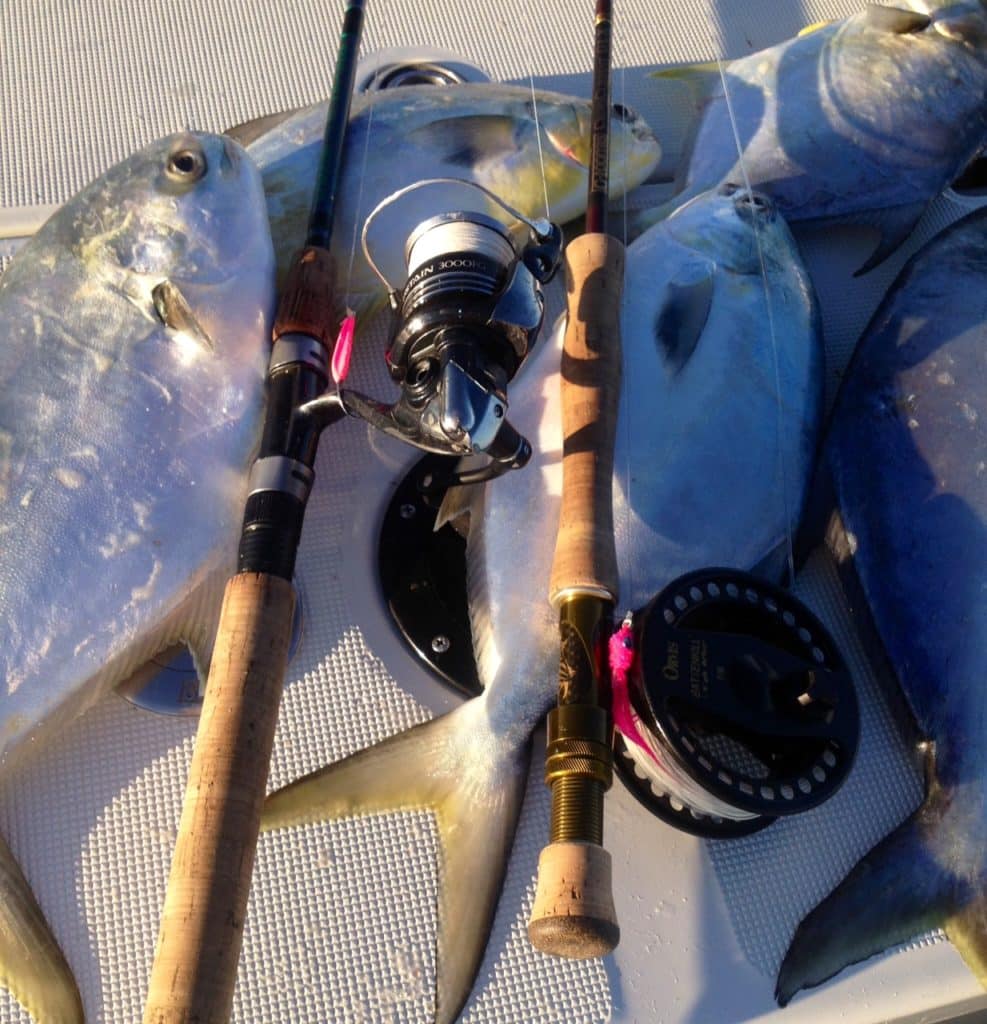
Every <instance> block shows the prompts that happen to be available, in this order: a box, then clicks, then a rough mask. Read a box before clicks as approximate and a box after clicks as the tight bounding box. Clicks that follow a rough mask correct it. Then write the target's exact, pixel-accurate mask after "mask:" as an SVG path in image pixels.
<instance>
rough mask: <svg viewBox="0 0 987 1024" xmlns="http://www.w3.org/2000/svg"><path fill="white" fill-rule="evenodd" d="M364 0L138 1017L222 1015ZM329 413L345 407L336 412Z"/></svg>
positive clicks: (260, 785) (289, 309)
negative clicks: (154, 948)
mask: <svg viewBox="0 0 987 1024" xmlns="http://www.w3.org/2000/svg"><path fill="white" fill-rule="evenodd" d="M363 8H364V0H349V2H348V4H347V7H346V10H345V13H344V16H343V29H342V36H341V39H340V43H339V50H338V53H337V58H336V68H335V73H334V78H333V86H332V95H331V99H330V103H329V113H328V115H327V118H326V128H325V134H324V136H323V146H322V156H321V161H320V165H319V174H318V178H317V181H316V186H315V194H314V197H313V202H312V208H311V214H310V219H309V224H308V232H307V235H306V239H305V245H304V247H303V248H302V250H301V252H300V253H299V254H298V255H297V257H296V259H295V262H294V263H293V264H292V268H291V271H290V273H289V276H288V280H287V282H286V284H285V287H284V289H283V291H282V294H281V299H280V303H279V306H278V311H277V316H276V318H275V321H274V329H273V332H272V333H273V348H272V351H271V360H270V364H269V368H268V377H267V401H268V405H267V413H266V416H265V421H264V429H263V434H262V438H261V445H260V452H259V455H258V457H257V459H256V461H255V462H254V465H253V467H252V469H251V471H250V478H249V483H248V497H247V501H246V506H245V510H244V518H243V528H242V532H241V536H240V547H239V553H238V559H237V572H236V575H234V576H233V577H232V578H231V579H230V581H229V582H228V584H227V587H226V593H225V596H224V600H223V609H222V613H221V616H220V622H219V628H218V632H217V635H216V644H215V648H214V651H213V658H212V665H211V668H210V672H209V679H208V682H207V685H206V693H205V698H204V701H203V705H202V715H201V718H200V722H199V729H198V733H197V735H196V740H195V751H194V753H193V755H192V763H191V766H190V769H189V778H188V784H187V787H186V790H185V802H184V804H183V808H182V817H181V822H180V824H179V831H178V839H177V841H176V844H175V852H174V856H173V859H172V865H171V876H170V878H169V881H168V890H167V893H166V896H165V904H164V910H163V912H162V917H161V928H160V932H159V934H158V945H157V950H156V952H155V958H154V964H153V967H152V969H151V978H150V983H149V988H148V997H147V1003H146V1005H145V1009H144V1024H224V1022H226V1021H228V1020H229V1018H230V1013H231V1011H232V1006H233V989H234V985H235V983H236V971H237V963H238V960H239V957H240V947H241V944H242V940H243V925H244V919H245V917H246V911H247V897H248V895H249V891H250V879H251V875H252V873H253V865H254V856H255V852H256V847H257V836H258V832H259V830H260V813H261V806H262V804H263V801H264V795H265V789H266V786H267V774H268V768H269V765H270V758H271V750H272V747H273V744H274V731H275V727H276V725H277V717H278V707H279V704H280V701H281V692H282V689H283V686H284V676H285V671H286V668H287V662H288V648H289V643H290V636H291V623H292V617H293V615H294V607H295V594H294V589H293V587H292V583H291V580H292V576H293V575H294V568H295V558H296V555H297V552H298V544H299V541H300V539H301V533H302V521H303V518H304V514H305V505H306V502H307V500H308V496H309V493H310V492H311V488H312V483H313V481H314V478H315V473H314V470H313V466H314V464H315V456H316V449H317V447H318V442H319V436H320V434H321V431H322V429H323V428H324V427H325V426H326V425H327V424H328V422H331V419H330V418H327V417H326V416H325V415H322V416H321V417H320V416H318V415H313V414H310V413H307V411H306V403H310V402H311V401H312V400H313V399H315V398H317V397H318V396H319V395H321V394H323V393H324V392H325V391H326V389H327V387H328V383H329V365H330V358H331V355H332V348H333V339H334V338H335V337H336V334H337V331H338V329H339V325H340V320H341V315H340V312H341V311H340V309H339V302H338V299H337V296H336V273H335V267H334V263H333V260H332V257H331V256H330V254H329V243H330V239H331V235H332V222H333V214H334V210H335V202H336V194H337V189H338V185H339V177H340V169H341V165H342V158H343V143H344V140H345V137H346V127H347V122H348V120H349V109H350V100H351V98H352V94H353V82H354V77H355V73H356V61H357V56H358V53H359V49H360V36H361V33H362V30H363ZM340 415H342V414H341V413H340Z"/></svg>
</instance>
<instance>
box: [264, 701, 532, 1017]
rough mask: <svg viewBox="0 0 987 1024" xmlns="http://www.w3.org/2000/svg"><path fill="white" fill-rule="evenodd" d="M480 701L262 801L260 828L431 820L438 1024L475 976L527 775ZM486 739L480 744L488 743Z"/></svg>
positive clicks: (522, 752) (524, 752)
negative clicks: (364, 817)
mask: <svg viewBox="0 0 987 1024" xmlns="http://www.w3.org/2000/svg"><path fill="white" fill-rule="evenodd" d="M483 705H484V700H483V698H482V697H479V698H476V699H474V700H471V701H468V702H467V703H466V704H464V705H463V706H462V707H460V708H458V709H456V710H455V711H453V712H451V713H450V714H448V715H444V716H443V717H441V718H436V719H433V720H432V721H430V722H425V723H424V724H422V725H419V726H416V727H415V728H413V729H409V730H408V731H407V732H404V733H400V734H398V735H397V736H392V737H391V738H390V739H387V740H384V741H383V742H382V743H378V744H377V745H376V746H373V747H369V748H368V749H366V750H362V751H360V752H359V753H356V754H354V755H352V756H351V757H348V758H345V759H344V760H342V761H338V762H336V763H335V764H332V765H330V766H329V767H327V768H324V769H322V770H320V771H316V772H314V773H312V774H311V775H308V776H306V777H304V778H302V779H299V780H298V781H296V782H294V783H292V784H291V785H289V786H286V787H285V788H284V789H282V790H279V791H278V792H276V793H273V794H272V795H271V796H269V797H268V799H267V802H266V804H265V807H264V813H263V818H262V822H261V828H262V829H263V830H264V831H269V830H270V829H274V828H282V827H285V826H288V825H298V824H303V823H307V822H314V821H328V820H336V819H339V818H345V817H350V816H354V815H361V814H372V813H381V812H385V811H396V810H401V809H416V808H417V809H431V810H433V811H434V812H435V819H436V825H437V828H438V833H439V839H440V845H441V860H440V864H439V908H438V911H439V918H438V939H437V951H436V953H437V955H436V990H435V1021H436V1024H452V1022H453V1021H454V1020H455V1019H456V1018H457V1016H458V1015H459V1012H460V1010H461V1009H462V1008H463V1006H464V1004H465V1002H466V999H467V997H468V996H469V993H470V990H471V988H472V986H473V982H474V980H475V978H476V974H477V972H478V970H479V968H480V962H481V960H482V957H483V952H484V950H485V948H486V944H487V938H488V936H489V933H490V928H491V925H492V923H493V916H494V911H495V910H496V907H497V899H498V896H499V894H500V891H501V888H502V885H503V880H504V875H505V872H506V869H507V860H508V855H509V854H510V850H511V845H512V844H513V841H514V831H515V828H516V826H517V820H518V816H519V814H520V811H521V803H522V800H523V796H524V789H525V785H526V780H527V773H528V760H529V750H530V744H529V743H527V742H524V743H523V744H522V745H521V746H520V747H519V748H518V749H516V750H513V751H510V752H506V753H503V754H500V753H492V748H493V747H494V745H495V741H494V739H493V737H492V735H491V734H490V727H489V725H488V724H487V718H486V715H485V711H484V707H483ZM484 733H486V735H484Z"/></svg>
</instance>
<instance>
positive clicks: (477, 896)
mask: <svg viewBox="0 0 987 1024" xmlns="http://www.w3.org/2000/svg"><path fill="white" fill-rule="evenodd" d="M755 229H756V230H757V232H758V234H759V236H760V245H761V250H762V252H763V259H764V267H765V269H766V274H767V279H766V282H765V280H763V279H762V269H761V266H762V265H761V259H760V256H759V251H758V245H757V240H756V238H755ZM624 294H625V297H626V299H625V305H624V309H623V327H622V332H623V354H624V374H623V380H624V391H623V397H622V404H621V408H620V422H619V425H618V432H617V438H618V440H617V447H616V461H615V466H616V473H615V483H616V490H615V509H614V514H615V522H616V525H617V530H618V534H617V541H618V557H619V560H620V567H621V587H622V593H623V600H624V601H626V602H629V603H630V605H631V606H633V607H639V606H641V605H643V604H644V603H645V601H646V600H647V599H648V598H650V597H651V596H652V594H653V592H654V591H655V590H656V589H657V588H659V587H661V586H662V585H664V584H665V583H667V582H668V581H669V580H671V579H672V578H673V577H675V576H676V575H678V574H679V573H681V572H683V571H685V570H687V569H695V568H698V567H701V566H705V565H708V564H715V565H733V566H738V567H741V568H752V567H755V566H758V565H761V566H765V565H767V564H775V556H776V553H777V551H778V550H779V548H782V549H783V548H784V546H785V537H786V534H787V533H789V532H790V531H791V530H792V529H793V528H794V525H795V523H796V521H797V517H798V513H799V507H800V505H801V501H802V494H803V493H804V490H805V483H806V480H807V478H808V473H809V467H810V465H811V463H812V459H813V455H814V450H815V441H816V435H817V430H818V418H819V412H820V408H821V400H822V341H821V335H820V328H819V321H818V316H817V310H816V305H815V300H814V297H813V293H812V289H811V286H810V284H809V281H808V278H807V276H806V273H805V271H804V269H803V268H802V264H801V261H800V259H799V255H798V252H797V249H796V248H795V245H794V242H793V240H792V238H791V235H790V233H789V231H788V229H787V227H786V226H785V224H784V222H783V221H782V219H781V218H780V217H779V216H777V214H776V213H775V212H774V210H773V209H772V208H771V206H770V204H769V203H768V202H767V201H766V200H763V199H761V198H759V197H755V198H751V197H750V196H747V195H743V196H741V195H738V194H710V195H706V196H702V197H700V198H697V199H696V200H695V201H694V202H692V203H690V204H689V205H688V206H686V207H684V208H683V209H681V210H680V211H679V212H678V213H676V214H675V215H674V216H673V217H670V218H669V219H668V220H667V221H665V222H663V223H661V224H659V225H657V226H656V227H655V228H653V229H652V230H651V231H650V232H648V233H647V234H646V235H644V236H642V237H641V238H640V239H638V240H637V241H636V242H635V243H634V244H633V245H631V246H630V247H629V248H628V251H627V271H626V284H625V291H624ZM769 302H770V306H771V313H770V317H769V315H768V309H767V306H768V303H769ZM769 320H770V321H771V322H773V324H774V328H775V331H776V334H777V337H778V349H777V352H776V351H775V350H774V346H773V345H772V342H771V338H770V333H769V331H768V330H767V328H766V324H767V323H768V322H769ZM561 338H562V330H561V328H560V329H559V330H557V332H556V335H555V338H554V340H553V341H549V342H546V344H545V345H544V346H542V347H541V349H540V350H539V351H538V352H537V354H535V355H533V356H532V357H531V358H532V362H531V364H530V366H529V367H528V369H527V370H526V371H525V374H524V377H523V378H522V379H521V380H520V381H519V383H518V385H517V388H516V398H515V402H514V405H513V409H514V411H515V415H516V417H517V422H518V427H519V429H521V430H522V431H524V432H525V435H526V436H528V437H530V438H531V439H532V442H533V447H534V455H533V457H532V460H531V463H530V464H529V466H527V467H526V468H525V469H524V470H523V471H521V472H518V473H511V474H508V475H507V476H505V477H503V478H501V479H498V480H497V481H495V482H493V483H491V484H488V485H486V487H485V488H478V489H476V490H474V491H473V492H472V501H471V507H470V526H469V534H468V541H467V559H468V590H469V602H470V616H471V622H472V629H473V639H474V647H475V652H476V656H477V661H478V666H479V674H480V678H481V679H482V680H483V682H484V684H485V690H484V693H483V695H482V696H480V697H477V698H475V699H473V700H470V701H468V702H467V703H466V704H464V705H463V706H462V707H460V708H459V709H457V710H456V711H454V712H452V713H451V714H448V715H446V716H444V717H441V718H438V719H435V720H433V721H431V722H428V723H426V724H424V725H421V726H419V727H417V728H415V729H412V730H410V731H408V732H406V733H403V734H400V735H397V736H394V737H392V738H390V739H388V740H385V741H384V742H383V743H381V744H379V745H377V746H376V747H372V748H369V749H367V750H365V751H362V752H360V753H358V754H356V755H354V756H352V757H350V758H348V759H346V760H343V761H340V762H338V763H337V764H335V765H332V766H330V767H329V768H327V769H325V770H323V771H320V772H316V773H314V774H313V775H311V776H308V777H306V778H304V779H301V780H299V781H298V782H296V783H293V784H292V785H291V786H288V787H286V788H285V789H283V790H281V791H279V792H278V793H276V794H274V795H272V796H271V797H269V798H268V802H267V805H266V808H265V812H264V821H263V827H264V828H265V829H272V828H278V827H282V826H286V825H292V824H300V823H303V822H311V821H316V820H326V819H333V818H341V817H344V816H347V815H354V814H365V813H372V812H380V811H388V810H398V809H401V808H408V807H415V808H431V809H433V810H434V812H435V815H436V820H437V825H438V830H439V834H440V838H441V849H442V858H441V864H440V879H441V893H442V895H441V897H440V915H439V938H438V953H437V964H438V968H437V972H438V976H437V982H436V1010H435V1016H436V1020H437V1021H440V1022H449V1021H452V1020H454V1019H455V1018H456V1016H457V1014H458V1013H459V1011H460V1009H461V1008H462V1006H463V1004H464V1003H465V1000H466V998H467V996H468V994H469V991H470V988H471V986H472V984H473V980H474V978H475V976H476V972H477V970H478V967H479V964H480V959H481V957H482V954H483V950H484V947H485V945H486V942H487V936H488V934H489V929H490V924H491V921H492V917H493V913H494V909H495V907H496V903H497V898H498V893H499V890H500V887H501V884H502V880H503V877H504V871H505V869H506V861H507V857H508V854H509V852H510V849H511V844H512V842H513V836H514V830H515V826H516V823H517V817H518V813H519V810H520V806H521V800H522V794H523V792H524V787H525V782H526V777H527V772H528V760H529V740H530V737H531V733H532V731H533V729H534V728H535V727H536V726H537V724H538V723H539V722H540V721H541V720H542V719H543V718H544V715H545V714H546V712H547V710H548V708H549V707H550V706H551V704H552V703H553V702H554V700H555V695H556V692H557V688H558V679H557V676H558V636H557V634H558V628H557V621H556V617H555V613H554V612H553V611H552V609H551V607H550V606H549V603H548V596H547V595H548V578H549V571H550V565H551V559H552V551H553V548H554V541H555V535H556V531H557V528H558V519H559V498H560V492H561V444H562V442H561V413H560V397H559V361H560V349H561ZM780 473H781V476H780V475H779V474H780ZM782 491H784V492H785V493H787V495H788V499H789V500H788V501H785V500H783V499H782V498H781V497H780V496H779V494H780V492H782Z"/></svg>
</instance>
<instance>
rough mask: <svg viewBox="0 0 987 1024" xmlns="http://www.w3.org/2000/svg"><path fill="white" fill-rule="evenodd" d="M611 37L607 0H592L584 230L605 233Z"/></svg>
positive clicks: (607, 186) (608, 155)
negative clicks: (588, 144) (590, 104)
mask: <svg viewBox="0 0 987 1024" xmlns="http://www.w3.org/2000/svg"><path fill="white" fill-rule="evenodd" d="M612 37H613V19H612V4H611V0H596V29H595V33H594V38H593V102H592V107H591V110H590V120H591V123H592V127H591V135H590V157H589V195H588V198H587V201H586V231H587V232H588V233H590V234H606V232H607V202H608V190H609V179H610V50H611V42H612Z"/></svg>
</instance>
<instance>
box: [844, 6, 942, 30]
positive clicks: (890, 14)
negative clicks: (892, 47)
mask: <svg viewBox="0 0 987 1024" xmlns="http://www.w3.org/2000/svg"><path fill="white" fill-rule="evenodd" d="M861 16H862V17H863V19H864V21H865V22H866V23H867V26H868V27H869V28H873V29H877V30H878V31H879V32H892V33H894V34H895V35H898V36H905V35H908V34H909V33H911V32H921V31H922V30H923V29H926V28H928V27H929V26H930V25H931V24H932V18H930V17H929V15H928V14H923V13H922V12H921V11H906V10H903V9H902V8H900V7H879V6H878V5H877V4H872V5H869V6H867V7H865V8H864V9H863V11H862V12H861Z"/></svg>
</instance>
